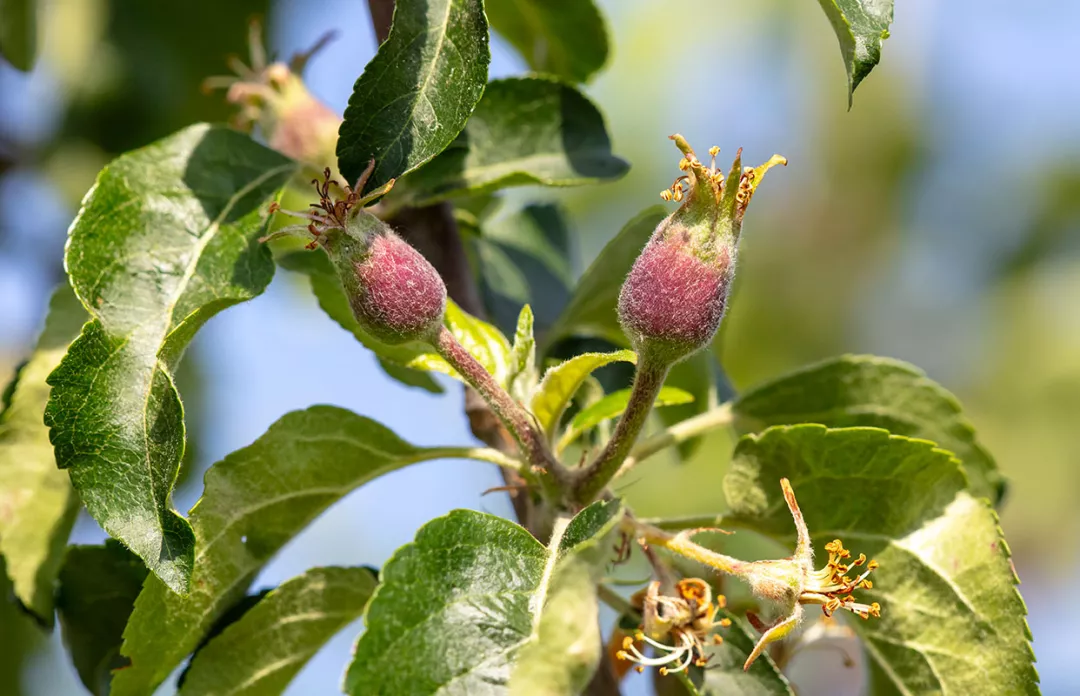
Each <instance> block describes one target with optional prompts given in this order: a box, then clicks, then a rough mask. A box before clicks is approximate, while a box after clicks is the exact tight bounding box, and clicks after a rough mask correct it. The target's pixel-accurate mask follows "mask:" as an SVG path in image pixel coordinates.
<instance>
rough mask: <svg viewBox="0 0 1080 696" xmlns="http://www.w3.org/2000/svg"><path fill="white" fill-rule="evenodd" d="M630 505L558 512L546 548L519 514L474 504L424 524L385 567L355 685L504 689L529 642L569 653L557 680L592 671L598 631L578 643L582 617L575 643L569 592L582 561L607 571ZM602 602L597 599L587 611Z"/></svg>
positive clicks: (412, 691)
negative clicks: (511, 516) (512, 517)
mask: <svg viewBox="0 0 1080 696" xmlns="http://www.w3.org/2000/svg"><path fill="white" fill-rule="evenodd" d="M622 514H623V509H622V505H621V504H620V503H619V502H618V501H610V502H601V503H594V504H593V505H591V506H589V507H588V508H586V509H585V510H583V511H582V512H581V513H579V514H578V516H577V517H575V518H574V519H573V520H572V521H570V522H569V523H567V522H566V520H565V519H561V520H559V521H557V523H556V526H555V530H556V531H555V534H554V535H553V538H552V542H551V544H550V545H549V546H548V547H544V546H543V545H542V544H541V543H540V542H538V541H537V540H536V539H535V538H533V536H532V535H530V534H529V533H528V532H527V531H526V530H525V529H523V528H522V527H520V526H518V525H516V524H514V523H513V522H510V521H508V520H504V519H501V518H499V517H494V516H492V515H487V514H483V513H479V512H473V511H471V510H455V511H454V512H451V513H450V514H449V515H447V516H445V517H440V518H438V519H436V520H433V521H432V522H429V523H428V524H426V525H424V526H423V527H422V528H421V529H420V531H419V532H418V533H417V535H416V540H415V541H413V542H412V543H410V544H406V545H405V546H403V547H401V548H400V549H398V551H397V552H396V553H395V554H394V556H393V557H392V558H391V559H390V560H389V561H388V562H387V564H386V566H385V567H384V568H383V572H382V584H380V585H379V588H378V590H376V592H375V596H374V597H373V598H372V600H371V604H370V605H368V609H367V612H366V614H365V616H364V622H365V625H366V626H367V630H366V632H365V633H364V634H363V635H362V636H361V637H360V639H359V640H358V641H357V643H356V650H355V654H354V657H353V663H352V665H351V666H350V667H349V672H348V674H347V675H346V679H345V690H346V691H347V692H348V693H350V694H370V693H386V694H395V696H412V695H419V694H435V693H450V692H451V691H452V692H453V693H462V694H465V693H479V692H480V691H486V692H491V691H493V690H499V691H501V690H502V689H501V687H503V686H504V685H505V684H507V682H508V681H509V680H510V677H511V672H512V671H513V667H514V664H515V661H516V660H517V658H518V655H519V652H522V651H523V649H524V651H527V653H528V652H533V653H534V655H535V654H536V653H535V652H534V651H543V652H544V654H545V656H546V657H547V658H548V659H554V660H558V661H559V664H558V665H551V666H549V667H548V668H547V670H546V671H545V673H546V675H547V676H548V677H550V678H551V679H552V680H553V681H551V682H549V684H556V683H562V684H575V685H576V684H580V683H581V679H582V678H583V677H584V679H585V680H587V679H588V673H589V672H591V668H589V667H588V664H587V663H589V662H592V663H593V664H595V660H597V659H598V657H599V649H600V646H599V641H598V638H599V636H596V638H597V640H596V641H593V640H592V639H589V640H588V641H587V642H588V644H587V645H585V646H580V645H579V644H578V643H577V642H576V641H577V640H580V638H581V633H582V630H583V629H584V630H588V629H587V628H586V627H585V626H583V625H582V624H580V623H579V624H577V625H575V626H573V628H574V629H575V630H574V631H573V633H572V636H573V640H569V642H566V640H565V637H566V636H567V635H569V634H568V633H566V629H567V628H568V625H567V624H568V619H569V618H571V617H567V616H566V614H565V610H566V608H567V606H568V604H569V603H570V600H571V597H568V596H564V595H562V592H563V591H568V590H567V588H574V589H572V590H569V591H577V590H579V589H580V584H579V583H580V579H581V575H580V573H581V572H582V571H581V569H580V568H575V567H574V566H576V564H577V563H584V564H585V565H586V566H587V567H588V571H587V572H589V573H591V572H598V570H602V569H603V566H604V562H605V561H606V559H607V557H608V555H609V554H610V549H609V548H608V547H609V544H608V542H607V539H608V538H609V535H610V534H612V533H613V532H614V531H615V529H616V528H617V526H618V524H619V521H620V520H621V518H622ZM568 564H569V565H568ZM567 568H569V570H566V573H565V574H563V572H562V571H563V570H564V569H567ZM553 591H554V592H555V594H553ZM555 597H557V599H555ZM595 601H596V600H595V598H594V599H593V600H592V604H593V605H595ZM553 602H554V603H553ZM576 608H577V610H582V605H577V607H576ZM549 609H550V610H552V611H553V612H557V613H552V614H550V615H549V614H548V610H549ZM586 609H587V608H586ZM596 611H597V610H596V608H595V606H593V607H592V608H591V610H587V611H586V612H585V616H586V617H587V616H590V615H592V616H595V613H596ZM552 640H554V641H555V645H551V644H550V641H552ZM560 640H563V641H564V642H562V643H561V644H560V643H559V641H560ZM403 645H407V646H408V649H407V650H403V649H402V646H403ZM527 653H526V654H527ZM536 674H537V672H530V675H536ZM535 687H536V688H542V687H543V684H540V683H538V684H536V685H535ZM546 693H560V692H558V691H550V690H549V691H547V692H546ZM574 693H576V691H575V692H574Z"/></svg>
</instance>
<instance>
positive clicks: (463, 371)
mask: <svg viewBox="0 0 1080 696" xmlns="http://www.w3.org/2000/svg"><path fill="white" fill-rule="evenodd" d="M434 346H435V350H436V351H437V352H438V353H439V355H440V356H442V358H443V359H444V360H446V362H448V363H450V365H451V366H452V367H453V368H454V369H455V370H457V372H458V374H460V375H461V377H462V378H463V379H464V380H465V381H466V382H468V384H469V386H471V387H472V388H473V389H475V390H476V391H477V393H478V394H480V396H481V397H483V399H484V401H486V402H487V404H488V406H490V407H491V410H492V412H493V413H494V414H495V416H496V417H497V418H498V419H499V421H501V422H502V424H503V425H504V426H506V429H507V430H508V431H509V432H510V435H511V436H512V437H513V438H514V441H515V442H516V443H517V445H518V448H519V449H520V450H521V453H522V456H524V457H525V459H526V460H527V461H528V462H529V464H531V465H532V466H533V467H536V468H537V469H539V470H540V471H542V472H544V475H542V476H541V483H543V484H544V488H545V490H546V491H547V492H548V493H550V494H552V495H554V494H556V493H557V492H558V487H557V485H556V481H555V478H558V477H560V476H562V475H563V474H564V470H563V468H562V466H561V465H560V464H559V463H558V462H557V461H556V460H555V458H554V456H553V455H552V454H551V451H550V450H549V449H548V446H547V443H546V442H545V441H544V438H543V436H542V435H541V434H540V433H539V431H537V429H536V428H535V427H534V426H533V424H532V421H531V420H530V419H529V415H528V414H527V413H526V412H525V410H524V409H523V408H521V406H519V405H518V403H517V402H516V401H514V399H513V398H511V396H510V395H509V394H507V393H506V390H505V389H503V388H502V387H500V386H499V383H498V382H496V381H495V378H494V377H493V376H492V375H491V373H490V372H488V371H487V370H486V369H484V366H483V365H481V364H480V363H479V362H478V361H477V360H476V358H474V357H473V356H472V354H471V353H469V351H467V350H466V349H465V346H463V345H461V342H460V341H458V340H457V338H456V337H455V336H454V334H452V333H450V330H449V329H447V328H446V327H445V326H444V327H442V328H441V329H440V330H439V335H438V336H437V337H436V339H435V341H434ZM553 477H554V478H553Z"/></svg>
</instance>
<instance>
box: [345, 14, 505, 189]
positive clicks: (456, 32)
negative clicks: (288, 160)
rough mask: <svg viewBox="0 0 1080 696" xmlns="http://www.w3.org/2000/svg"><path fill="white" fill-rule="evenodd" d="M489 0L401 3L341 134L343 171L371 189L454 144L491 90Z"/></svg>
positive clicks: (356, 93) (355, 89) (366, 70)
mask: <svg viewBox="0 0 1080 696" xmlns="http://www.w3.org/2000/svg"><path fill="white" fill-rule="evenodd" d="M490 61H491V53H490V51H489V50H488V26H487V18H486V17H485V16H484V4H483V2H482V0H397V2H396V3H395V8H394V24H393V26H392V27H391V28H390V36H389V37H387V39H386V41H385V42H383V44H382V45H381V46H379V51H378V53H376V54H375V57H374V58H372V59H371V62H370V63H368V64H367V67H366V68H364V74H363V75H361V76H360V78H359V79H358V80H357V81H356V85H355V86H354V87H353V93H352V96H351V97H350V98H349V106H348V108H346V109H345V120H344V122H342V124H341V130H340V131H339V138H338V145H337V155H338V167H339V168H340V169H341V173H342V175H343V176H344V177H345V178H346V179H347V180H348V181H355V180H356V179H357V177H359V176H360V173H361V172H362V171H364V168H365V167H367V165H368V162H369V161H370V160H371V159H374V160H375V171H374V172H373V173H372V175H371V178H370V179H369V180H368V182H367V186H366V187H365V190H366V191H370V190H373V189H375V188H378V187H379V186H382V185H383V184H385V183H386V182H387V181H389V180H390V179H393V178H397V177H401V176H403V175H404V174H406V173H408V172H411V171H412V170H414V169H416V168H417V167H419V166H420V165H422V164H424V163H425V162H427V161H428V160H430V159H431V158H433V157H434V156H435V155H437V154H439V153H440V152H442V151H443V150H445V149H446V146H447V145H449V144H450V143H451V142H453V140H454V138H456V137H457V135H458V133H460V132H461V129H462V128H464V127H465V121H466V120H468V118H469V116H470V115H471V114H472V112H473V109H474V108H476V103H477V102H478V101H480V95H482V94H483V93H484V86H485V85H486V84H487V70H488V63H489V62H490Z"/></svg>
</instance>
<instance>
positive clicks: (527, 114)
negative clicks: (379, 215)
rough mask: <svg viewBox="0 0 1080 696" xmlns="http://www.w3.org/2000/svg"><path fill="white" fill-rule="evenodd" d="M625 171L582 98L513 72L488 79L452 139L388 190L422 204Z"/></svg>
mask: <svg viewBox="0 0 1080 696" xmlns="http://www.w3.org/2000/svg"><path fill="white" fill-rule="evenodd" d="M628 169H629V165H628V164H627V163H626V162H625V161H623V160H622V159H619V158H618V157H616V156H615V155H613V154H612V153H611V138H610V137H609V136H608V133H607V129H606V128H605V126H604V117H603V116H602V115H601V114H600V111H599V110H598V109H597V108H596V105H594V104H593V103H592V102H591V101H590V100H589V99H588V97H586V96H585V95H584V94H582V93H581V92H579V91H578V90H577V89H576V88H575V87H573V86H572V85H568V84H565V83H563V82H560V81H558V80H555V79H552V78H547V77H512V78H506V79H503V80H494V81H492V82H491V83H490V84H489V85H488V86H487V91H486V92H484V97H483V99H481V100H480V103H479V104H477V106H476V111H475V112H474V113H473V115H472V117H471V118H469V123H468V125H466V126H465V130H463V131H462V132H461V135H459V136H458V138H457V140H455V141H454V143H453V144H452V145H450V147H448V148H447V149H446V150H445V151H444V152H443V153H442V154H441V155H439V156H438V157H436V158H435V159H434V160H432V161H431V163H429V164H427V165H425V166H424V167H423V168H421V169H420V170H418V171H417V172H416V173H415V174H412V175H410V176H408V177H406V178H404V179H403V180H402V181H401V184H400V191H395V193H396V194H398V195H400V196H402V199H401V200H403V201H404V202H407V203H409V204H411V205H428V204H431V203H435V202H437V201H441V200H445V199H447V198H452V197H455V196H471V195H477V194H483V193H488V192H491V191H495V190H497V189H501V188H507V187H510V186H525V185H529V184H541V185H544V186H580V185H582V184H592V183H597V182H600V181H607V180H612V179H617V178H619V177H621V176H623V175H624V174H626V171H627V170H628Z"/></svg>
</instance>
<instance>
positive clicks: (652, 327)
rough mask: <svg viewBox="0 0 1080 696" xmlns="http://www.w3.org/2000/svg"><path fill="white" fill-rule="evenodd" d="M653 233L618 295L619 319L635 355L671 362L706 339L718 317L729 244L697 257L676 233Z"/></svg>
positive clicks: (727, 274) (725, 291)
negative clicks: (707, 260) (709, 258)
mask: <svg viewBox="0 0 1080 696" xmlns="http://www.w3.org/2000/svg"><path fill="white" fill-rule="evenodd" d="M669 231H670V230H665V229H664V225H663V223H661V228H660V230H658V231H657V233H656V234H654V235H653V237H652V239H650V240H649V243H648V244H646V245H645V249H644V250H643V251H642V252H641V255H640V256H638V258H637V260H636V261H635V262H634V266H633V268H631V269H630V275H629V276H628V277H627V279H626V282H625V283H624V284H623V287H622V291H621V292H620V293H619V319H620V321H621V322H622V326H623V330H624V331H626V333H627V334H628V335H629V337H630V339H631V341H632V343H633V344H634V349H635V350H637V351H638V352H639V353H646V352H649V353H653V354H654V355H655V356H656V357H657V358H660V359H661V360H663V361H664V362H666V363H668V364H671V363H673V362H675V361H678V360H681V359H683V358H685V357H687V356H689V355H690V354H691V353H694V352H696V351H698V350H700V349H701V348H704V347H705V346H706V345H708V344H709V342H710V341H712V338H713V336H715V335H716V330H717V329H718V328H719V327H720V320H721V319H722V318H723V316H724V308H725V305H726V302H727V294H728V288H729V287H730V285H731V277H732V270H733V269H734V263H733V262H732V261H733V259H732V255H733V253H734V248H733V247H728V246H726V245H717V247H718V248H717V249H716V251H715V256H714V258H713V259H712V263H708V264H706V263H705V262H704V261H702V260H701V259H700V258H699V257H698V256H697V255H696V254H695V253H694V252H693V251H692V250H691V247H690V245H689V244H687V243H686V242H685V241H684V240H683V239H681V238H680V237H681V235H673V234H665V232H669Z"/></svg>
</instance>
